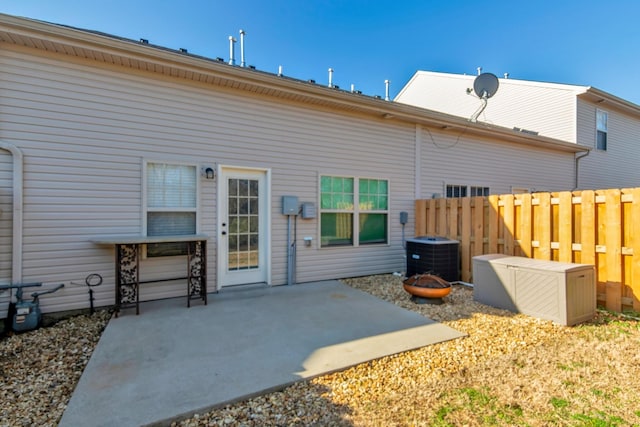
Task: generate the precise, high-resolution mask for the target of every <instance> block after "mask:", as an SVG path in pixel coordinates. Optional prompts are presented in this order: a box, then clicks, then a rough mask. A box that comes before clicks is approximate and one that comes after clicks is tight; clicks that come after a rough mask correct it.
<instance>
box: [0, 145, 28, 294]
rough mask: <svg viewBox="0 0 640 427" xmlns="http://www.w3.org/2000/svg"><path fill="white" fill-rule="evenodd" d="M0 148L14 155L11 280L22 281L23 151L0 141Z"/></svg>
mask: <svg viewBox="0 0 640 427" xmlns="http://www.w3.org/2000/svg"><path fill="white" fill-rule="evenodd" d="M0 149H2V150H6V151H8V152H10V153H11V155H12V156H13V233H12V248H11V249H12V255H11V282H12V283H22V175H23V165H22V152H21V151H20V150H19V149H18V147H16V146H15V145H13V144H9V143H8V142H4V141H0Z"/></svg>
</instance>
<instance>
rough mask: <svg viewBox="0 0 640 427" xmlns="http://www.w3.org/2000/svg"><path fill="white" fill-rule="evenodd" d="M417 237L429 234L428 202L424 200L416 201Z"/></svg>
mask: <svg viewBox="0 0 640 427" xmlns="http://www.w3.org/2000/svg"><path fill="white" fill-rule="evenodd" d="M415 233H416V236H424V235H425V234H427V201H426V200H424V199H420V200H416V225H415Z"/></svg>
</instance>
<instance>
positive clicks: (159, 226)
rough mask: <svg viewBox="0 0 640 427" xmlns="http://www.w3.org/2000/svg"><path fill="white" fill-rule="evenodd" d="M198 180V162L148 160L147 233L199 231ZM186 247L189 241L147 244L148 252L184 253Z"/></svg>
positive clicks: (150, 253) (191, 232) (176, 233)
mask: <svg viewBox="0 0 640 427" xmlns="http://www.w3.org/2000/svg"><path fill="white" fill-rule="evenodd" d="M197 184H198V179H197V168H196V166H195V165H184V164H182V165H181V164H169V163H155V162H147V163H146V205H145V208H146V233H147V236H167V235H182V234H195V233H196V223H197V221H196V215H197V206H198V203H197V194H198V189H197V186H198V185H197ZM186 247H187V245H186V243H170V244H169V243H161V244H152V245H147V256H148V257H158V256H172V255H184V254H186Z"/></svg>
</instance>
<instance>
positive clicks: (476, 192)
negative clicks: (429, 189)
mask: <svg viewBox="0 0 640 427" xmlns="http://www.w3.org/2000/svg"><path fill="white" fill-rule="evenodd" d="M489 192H490V190H489V187H477V186H473V185H472V186H470V187H468V186H466V185H452V184H448V185H447V187H446V195H447V198H452V197H467V196H469V197H476V196H488V195H489Z"/></svg>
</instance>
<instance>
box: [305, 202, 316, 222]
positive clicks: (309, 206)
mask: <svg viewBox="0 0 640 427" xmlns="http://www.w3.org/2000/svg"><path fill="white" fill-rule="evenodd" d="M315 217H316V205H315V204H313V203H311V202H305V203H303V204H302V219H315Z"/></svg>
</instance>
